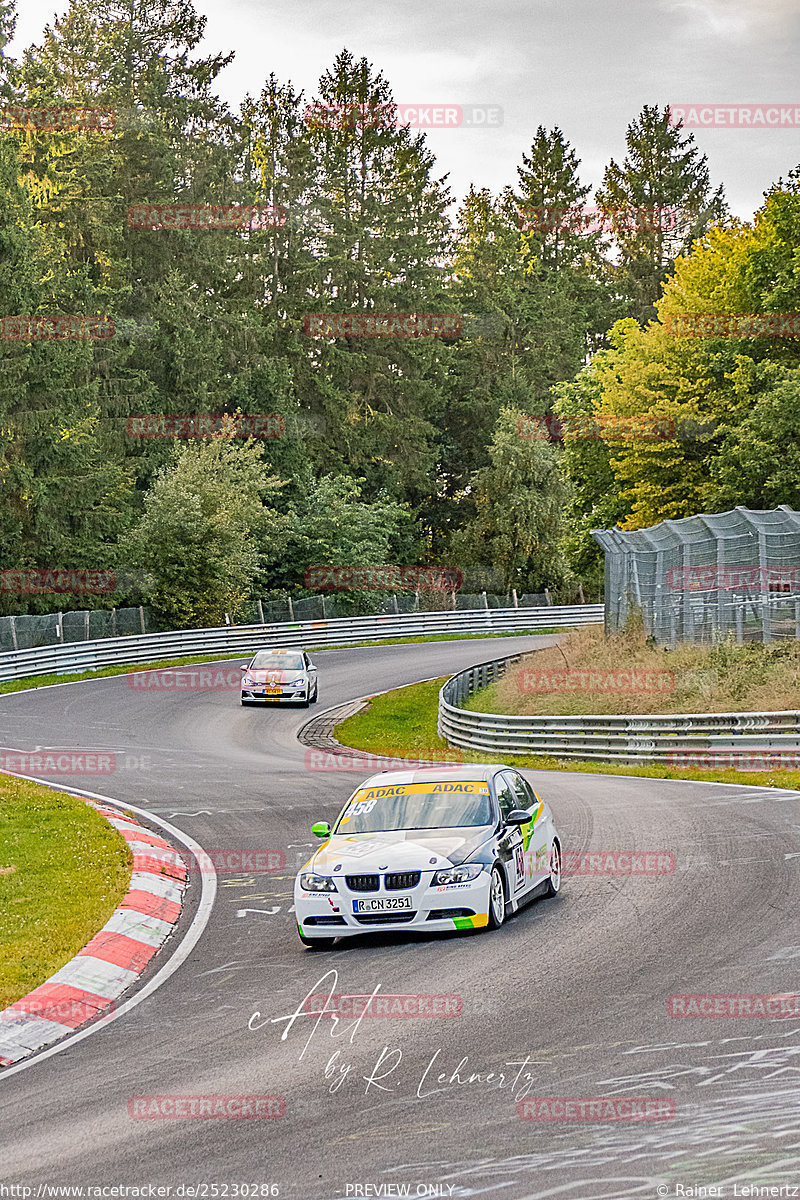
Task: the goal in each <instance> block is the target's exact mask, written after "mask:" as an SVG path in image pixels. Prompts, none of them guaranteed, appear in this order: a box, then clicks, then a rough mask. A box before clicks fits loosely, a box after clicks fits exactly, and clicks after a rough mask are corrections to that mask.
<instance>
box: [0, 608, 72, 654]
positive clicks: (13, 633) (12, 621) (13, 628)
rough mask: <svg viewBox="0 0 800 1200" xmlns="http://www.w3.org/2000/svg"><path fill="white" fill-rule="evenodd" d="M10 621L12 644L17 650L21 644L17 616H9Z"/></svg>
mask: <svg viewBox="0 0 800 1200" xmlns="http://www.w3.org/2000/svg"><path fill="white" fill-rule="evenodd" d="M59 615H60V614H59ZM8 621H9V624H10V626H11V645H12V646H13V647H14V649H15V650H19V646H18V645H17V622H16V618H15V617H13V616H12V617H9V618H8Z"/></svg>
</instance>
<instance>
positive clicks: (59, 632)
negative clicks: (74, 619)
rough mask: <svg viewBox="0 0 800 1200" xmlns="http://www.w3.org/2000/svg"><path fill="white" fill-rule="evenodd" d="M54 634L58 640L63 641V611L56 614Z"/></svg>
mask: <svg viewBox="0 0 800 1200" xmlns="http://www.w3.org/2000/svg"><path fill="white" fill-rule="evenodd" d="M56 634H57V636H58V640H59V641H60V642H63V641H64V614H63V613H59V614H58V620H57V621H56Z"/></svg>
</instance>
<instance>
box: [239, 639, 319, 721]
mask: <svg viewBox="0 0 800 1200" xmlns="http://www.w3.org/2000/svg"><path fill="white" fill-rule="evenodd" d="M241 670H242V704H243V705H245V706H247V705H248V704H271V703H273V702H277V703H280V702H281V701H287V700H288V701H290V702H292V703H298V702H299V703H300V704H302V705H304V706H305V707H306V708H307V707H308V705H309V704H314V703H315V701H316V699H317V696H318V695H319V684H318V682H317V668H316V667H315V666H314V664H313V663H312V661H311V659H310V658H309V657H308V655H307V654H306V652H305V650H258V651H257V652H256V653H255V654H254V655H253V657H252V658H251V659H250V662H247V663H242V667H241Z"/></svg>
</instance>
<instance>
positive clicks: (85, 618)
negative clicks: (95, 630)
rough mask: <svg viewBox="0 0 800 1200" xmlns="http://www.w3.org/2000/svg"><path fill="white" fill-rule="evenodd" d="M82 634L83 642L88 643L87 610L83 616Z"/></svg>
mask: <svg viewBox="0 0 800 1200" xmlns="http://www.w3.org/2000/svg"><path fill="white" fill-rule="evenodd" d="M83 632H84V634H85V636H84V639H83V640H84V641H85V642H88V640H89V610H88V608H87V609H86V611H85V613H84V614H83Z"/></svg>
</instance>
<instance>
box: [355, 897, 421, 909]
mask: <svg viewBox="0 0 800 1200" xmlns="http://www.w3.org/2000/svg"><path fill="white" fill-rule="evenodd" d="M400 908H411V897H410V896H375V897H374V898H372V899H369V900H354V901H353V912H354V913H376V912H397V910H398V909H400Z"/></svg>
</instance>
